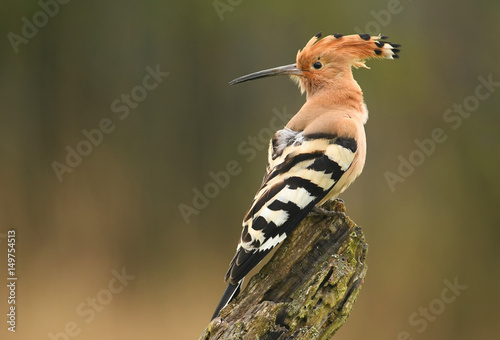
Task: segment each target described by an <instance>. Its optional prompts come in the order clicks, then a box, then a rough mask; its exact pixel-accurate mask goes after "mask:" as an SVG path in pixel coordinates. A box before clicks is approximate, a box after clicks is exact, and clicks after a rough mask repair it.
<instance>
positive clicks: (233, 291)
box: [212, 280, 243, 320]
mask: <svg viewBox="0 0 500 340" xmlns="http://www.w3.org/2000/svg"><path fill="white" fill-rule="evenodd" d="M242 283H243V280H241V281H240V282H238V283H237V284H235V285H233V284H232V283H229V284H228V285H227V288H226V291H225V292H224V294H223V295H222V298H221V299H220V302H219V304H218V305H217V308H215V312H214V315H212V320H213V319H215V318H216V317H217V316H218V315H219V312H220V311H221V309H222V308H224V307H226V305H227V304H228V303H229V302H231V300H232V299H234V298H235V297H237V296H238V294H239V293H240V288H241V284H242Z"/></svg>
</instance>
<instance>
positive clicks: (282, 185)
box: [226, 129, 357, 284]
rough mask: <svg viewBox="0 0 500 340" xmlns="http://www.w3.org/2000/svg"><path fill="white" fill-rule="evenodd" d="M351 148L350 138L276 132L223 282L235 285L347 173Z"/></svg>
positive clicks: (353, 151)
mask: <svg viewBox="0 0 500 340" xmlns="http://www.w3.org/2000/svg"><path fill="white" fill-rule="evenodd" d="M356 148H357V146H356V141H355V140H354V139H352V138H340V137H337V136H333V135H326V134H324V135H323V134H322V135H309V136H304V135H303V134H302V133H297V132H294V131H292V130H289V129H285V130H280V131H278V132H277V133H276V135H275V137H274V138H273V140H272V142H271V145H270V150H269V151H270V152H269V164H268V167H267V171H266V176H265V177H264V181H263V183H262V186H261V188H260V189H259V191H258V192H257V194H256V195H255V198H254V200H253V202H252V205H251V207H250V210H249V211H248V213H247V215H246V216H245V218H244V220H243V231H242V234H241V240H240V243H239V245H238V248H237V252H236V255H235V257H234V258H233V261H232V262H231V265H230V268H229V271H228V272H227V274H226V279H228V278H229V279H230V282H231V283H234V284H235V283H237V282H239V281H240V280H241V279H243V278H244V277H245V275H246V274H248V272H249V271H250V270H251V269H252V268H253V267H254V266H255V265H257V264H258V263H259V262H260V261H261V260H262V259H263V258H264V257H265V256H266V255H267V253H268V252H269V251H270V250H271V249H273V248H274V247H275V246H276V245H278V244H279V243H280V242H282V241H283V240H284V239H285V238H286V237H287V235H289V234H290V233H291V232H292V230H293V229H294V228H295V227H296V226H297V225H298V224H299V223H300V222H301V221H302V220H303V219H304V218H305V217H306V216H307V214H308V213H309V212H310V211H311V209H312V208H313V207H314V206H315V205H316V204H317V203H318V202H320V201H321V200H322V199H323V198H324V197H325V196H326V195H327V193H329V192H330V191H331V190H332V189H333V187H334V186H335V184H336V183H338V181H339V179H340V178H341V177H342V175H343V174H344V173H345V172H346V171H347V169H349V167H350V166H351V164H352V162H353V160H354V157H355V154H356Z"/></svg>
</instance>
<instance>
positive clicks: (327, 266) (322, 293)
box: [200, 200, 368, 340]
mask: <svg viewBox="0 0 500 340" xmlns="http://www.w3.org/2000/svg"><path fill="white" fill-rule="evenodd" d="M323 207H324V208H326V210H328V211H329V212H328V214H324V215H317V216H309V217H307V218H306V219H305V220H304V221H303V222H302V223H301V224H300V225H299V226H298V227H297V228H296V230H295V231H294V232H293V233H292V234H291V235H290V237H288V238H287V239H286V240H285V241H284V242H283V244H282V245H281V246H280V248H279V249H278V250H277V251H276V253H275V254H274V256H273V257H272V259H271V260H270V261H269V263H267V264H266V265H265V266H264V267H263V268H262V270H261V271H260V272H259V273H258V274H256V275H255V276H254V277H252V279H251V280H250V282H249V284H248V286H247V287H246V288H245V290H244V291H242V292H241V293H240V295H239V296H238V297H237V298H236V299H235V300H234V301H232V302H231V303H230V304H229V305H228V306H226V307H225V308H224V309H223V310H222V311H221V313H220V315H219V317H217V318H215V319H214V320H212V321H211V322H210V324H209V325H208V326H207V328H206V329H205V331H204V332H203V334H202V336H201V337H200V339H206V340H208V339H212V340H213V339H252V340H253V339H261V340H264V339H265V340H272V339H276V340H284V339H294V340H299V339H304V340H306V339H307V340H311V339H330V338H331V337H332V336H333V335H334V334H335V332H336V331H337V330H338V329H339V328H340V327H341V326H342V325H343V324H344V322H345V321H346V319H347V317H348V316H349V313H350V312H351V309H352V307H353V304H354V302H355V301H356V298H357V296H358V293H359V290H360V288H361V284H362V283H363V279H364V277H365V274H366V270H367V266H366V264H365V258H366V253H367V249H368V245H367V244H366V243H365V242H364V235H363V233H362V230H361V228H360V227H358V226H356V225H355V224H354V222H353V221H352V220H351V219H350V218H349V217H347V216H346V215H345V206H344V204H343V202H342V201H339V200H337V201H335V202H332V203H330V204H326V205H324V206H323Z"/></svg>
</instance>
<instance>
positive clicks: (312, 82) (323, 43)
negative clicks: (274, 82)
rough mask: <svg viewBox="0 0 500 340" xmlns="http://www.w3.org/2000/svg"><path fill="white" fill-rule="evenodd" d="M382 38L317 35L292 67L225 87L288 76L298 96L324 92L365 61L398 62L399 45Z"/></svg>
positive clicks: (258, 74) (281, 68) (367, 35)
mask: <svg viewBox="0 0 500 340" xmlns="http://www.w3.org/2000/svg"><path fill="white" fill-rule="evenodd" d="M385 39H387V37H384V36H380V35H378V36H370V35H369V34H359V35H358V34H356V35H348V36H343V35H342V34H334V35H329V36H326V37H324V38H323V39H321V33H318V34H317V35H315V36H314V37H312V38H311V39H310V40H309V41H308V43H307V44H306V46H305V47H304V48H303V49H302V50H299V52H298V53H297V59H296V63H295V64H291V65H286V66H280V67H275V68H272V69H268V70H264V71H259V72H255V73H251V74H248V75H246V76H243V77H240V78H237V79H234V80H232V81H231V82H230V83H229V84H231V85H233V84H237V83H242V82H245V81H249V80H254V79H258V78H264V77H270V76H278V75H289V76H291V78H292V79H293V80H294V81H296V82H297V83H298V84H299V87H300V89H301V92H302V93H304V92H307V94H308V95H311V94H312V93H315V92H316V91H318V90H320V89H322V88H324V86H325V85H327V84H332V83H338V82H339V81H340V80H342V79H343V78H342V76H343V75H345V74H346V72H347V74H349V75H350V74H351V66H354V67H356V68H357V67H365V68H368V67H367V66H366V65H365V60H366V59H369V58H386V59H396V58H398V53H399V49H398V48H399V47H400V46H401V45H398V44H392V43H390V42H387V41H385Z"/></svg>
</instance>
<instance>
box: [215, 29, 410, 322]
mask: <svg viewBox="0 0 500 340" xmlns="http://www.w3.org/2000/svg"><path fill="white" fill-rule="evenodd" d="M321 36H322V35H321V33H318V34H317V35H315V36H314V37H313V38H311V39H310V40H309V42H308V43H307V44H306V46H305V47H304V48H303V49H302V50H299V52H298V53H297V58H296V63H295V64H291V65H287V66H281V67H276V68H272V69H268V70H264V71H260V72H255V73H252V74H249V75H246V76H243V77H240V78H237V79H234V80H233V81H231V82H230V84H231V85H233V84H237V83H242V82H245V81H249V80H253V79H258V78H263V77H269V76H277V75H288V76H290V77H291V78H292V80H294V81H296V82H297V83H298V85H299V87H300V90H301V93H304V92H305V93H306V102H305V104H304V105H303V106H302V108H301V109H300V110H299V111H298V112H297V113H296V114H295V116H293V118H292V119H291V120H290V121H289V122H288V124H287V125H286V126H285V127H284V128H283V129H282V130H279V131H277V132H276V133H275V134H274V136H273V138H272V140H271V141H270V144H269V154H268V165H267V168H266V173H265V176H264V179H263V182H262V185H261V187H260V189H259V190H258V191H257V194H256V195H255V198H254V199H253V202H252V204H251V206H250V209H249V210H248V212H247V214H246V215H245V217H244V219H243V231H242V233H241V238H240V241H239V244H238V247H237V249H236V255H235V256H234V258H233V260H232V261H231V263H230V265H229V270H228V271H227V274H226V277H225V280H226V281H228V280H229V283H228V286H227V288H226V291H225V292H224V295H223V296H222V299H221V301H220V303H219V305H218V306H217V308H216V310H215V312H214V314H213V316H212V319H214V318H215V317H217V316H218V314H219V312H220V310H221V309H222V308H224V307H225V306H226V305H227V304H228V303H229V302H230V301H231V300H232V299H234V298H235V297H236V296H237V295H238V293H239V291H240V288H241V285H242V283H243V279H244V278H245V276H246V275H247V274H248V272H249V271H250V270H251V269H252V268H253V267H255V266H256V265H257V264H258V263H259V262H260V261H261V260H262V259H263V258H264V257H265V256H266V255H267V254H268V253H269V252H270V251H271V250H272V249H273V248H274V247H276V246H277V245H278V244H279V243H280V242H282V241H283V240H284V239H285V238H286V237H287V236H288V235H289V234H290V233H291V232H292V231H293V230H294V229H295V227H296V226H297V225H298V224H299V223H300V222H301V221H302V220H303V219H304V218H305V217H306V216H307V215H308V214H309V213H310V212H311V211H313V210H319V211H321V208H319V207H320V206H321V205H322V204H323V203H325V202H326V201H328V200H333V199H335V198H336V197H337V196H338V195H339V194H340V193H342V192H343V191H344V190H345V189H346V188H347V187H348V186H349V185H350V184H351V183H352V182H353V181H354V180H355V179H356V177H358V176H359V175H360V174H361V171H362V170H363V166H364V164H365V156H366V137H365V130H364V124H365V123H366V121H367V119H368V111H367V108H366V105H365V103H364V101H363V93H362V91H361V88H360V87H359V85H358V83H357V82H356V81H355V80H354V78H353V75H352V71H351V69H352V67H353V66H354V67H355V68H358V67H364V68H368V67H367V66H366V65H365V60H366V59H370V58H386V59H395V58H398V53H399V47H400V46H401V45H398V44H393V43H390V42H387V41H386V39H387V37H384V36H380V35H378V36H370V35H369V34H359V35H349V36H343V35H342V34H334V35H330V36H326V37H324V38H322V39H321Z"/></svg>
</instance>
